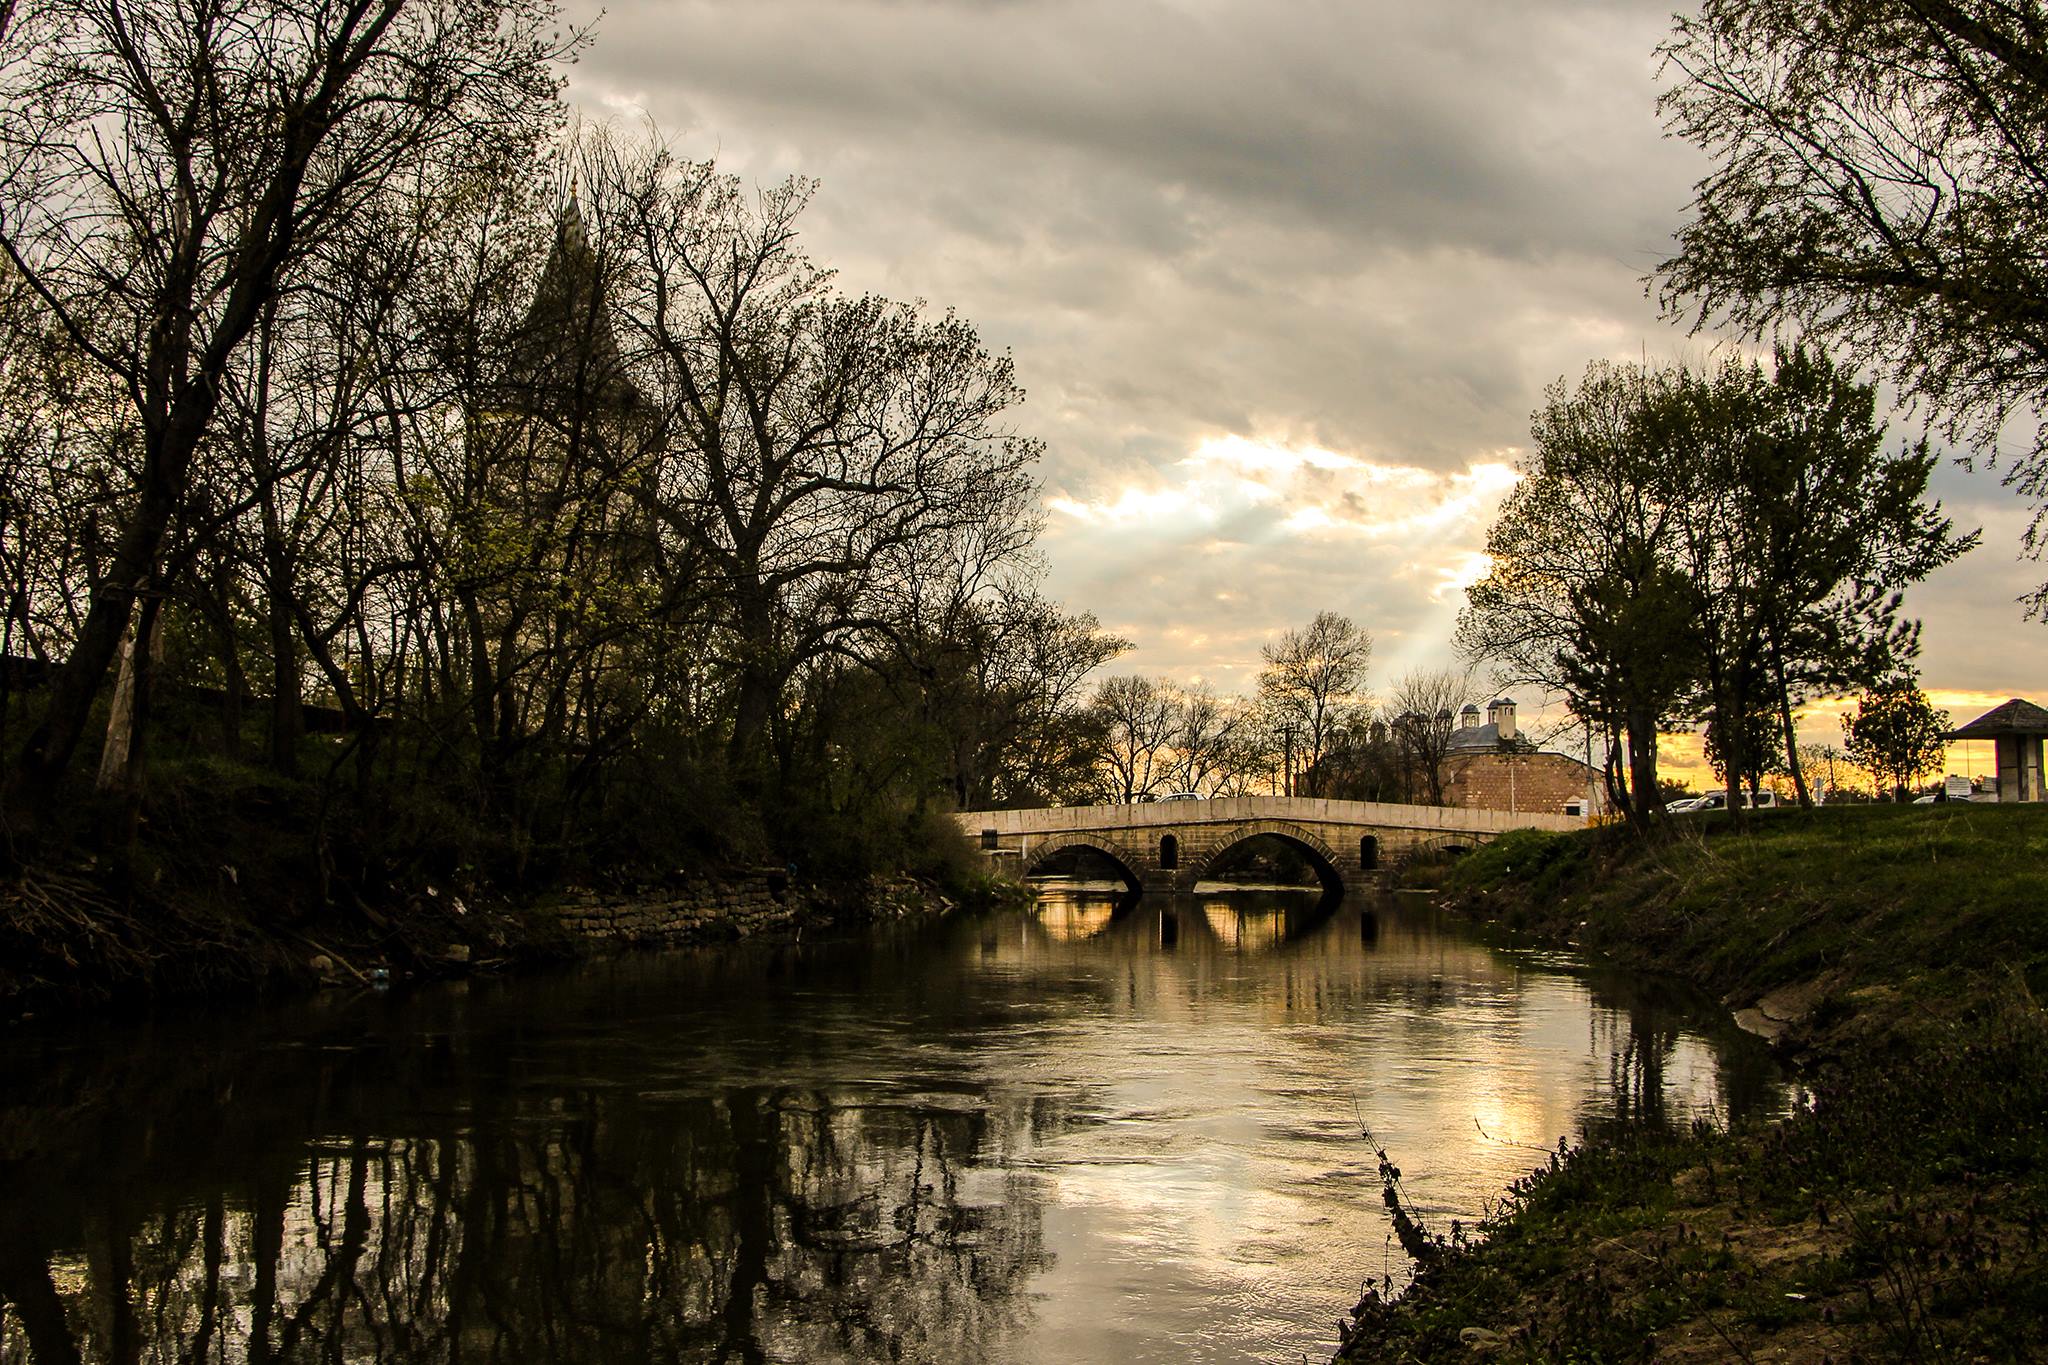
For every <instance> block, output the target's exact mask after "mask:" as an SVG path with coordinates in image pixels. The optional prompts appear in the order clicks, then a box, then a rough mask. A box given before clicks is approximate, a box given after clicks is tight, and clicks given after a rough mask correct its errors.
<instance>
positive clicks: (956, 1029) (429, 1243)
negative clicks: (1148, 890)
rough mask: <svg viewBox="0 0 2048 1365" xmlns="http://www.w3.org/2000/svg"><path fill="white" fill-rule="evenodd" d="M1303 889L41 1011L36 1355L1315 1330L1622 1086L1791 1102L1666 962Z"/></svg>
mask: <svg viewBox="0 0 2048 1365" xmlns="http://www.w3.org/2000/svg"><path fill="white" fill-rule="evenodd" d="M1311 900H1312V898H1305V897H1303V896H1300V895H1296V894H1287V893H1274V892H1235V893H1231V894H1228V895H1221V896H1211V897H1201V898H1194V899H1182V900H1180V901H1177V902H1174V901H1167V902H1159V903H1154V902H1152V901H1145V902H1142V903H1140V904H1138V905H1136V906H1134V907H1127V908H1125V909H1122V910H1118V909H1117V908H1116V907H1115V905H1114V902H1112V901H1111V900H1110V899H1109V898H1108V897H1107V896H1106V895H1103V894H1100V893H1097V892H1093V891H1090V890H1088V889H1086V888H1078V887H1077V888H1071V889H1068V890H1065V891H1052V892H1048V893H1047V895H1046V896H1045V898H1044V899H1043V901H1042V904H1041V906H1040V908H1039V910H1038V911H1036V912H1034V913H1031V914H1015V915H1006V916H999V917H991V918H986V919H980V920H959V921H956V922H953V923H949V924H944V925H939V926H928V927H925V928H922V929H909V930H904V931H902V932H900V933H894V934H889V935H885V936H883V937H881V938H878V939H865V940H861V941H858V942H837V943H824V944H804V945H801V946H779V947H771V946H763V947H735V948H728V949H718V950H706V951H703V952H697V953H687V954H672V955H666V956H644V957H634V958H627V959H621V960H618V961H614V962H610V963H603V964H598V965H594V966H587V967H583V968H579V969H576V970H574V971H570V972H565V973H562V974H559V975H553V976H547V977H542V978H527V979H523V980H518V981H512V982H493V983H478V984H473V985H470V986H468V987H467V988H462V987H455V988H439V989H434V990H428V991H422V992H418V993H415V994H412V995H409V996H403V997H395V996H382V995H361V996H356V997H354V998H350V999H326V1000H322V1001H320V1002H317V1003H314V1004H311V1005H306V1006H301V1007H295V1008H292V1009H284V1010H275V1011H266V1012H248V1013H235V1014H234V1015H233V1016H232V1017H227V1016H224V1015H221V1014H215V1015H212V1016H206V1017H200V1018H186V1019H183V1020H180V1021H178V1022H174V1023H159V1024H156V1025H153V1026H148V1027H144V1028H136V1027H133V1026H130V1027H127V1028H123V1029H112V1028H109V1029H104V1030H87V1031H84V1032H79V1031H75V1030H73V1031H69V1032H66V1033H62V1034H50V1035H45V1034H27V1033H24V1032H23V1031H22V1030H20V1029H17V1030H15V1031H14V1032H13V1033H12V1034H10V1035H4V1036H0V1300H4V1307H0V1365H17V1363H19V1362H29V1361H33V1362H36V1363H37V1365H55V1363H56V1362H70V1361H77V1360H85V1361H94V1362H98V1361H122V1362H126V1361H151V1362H154V1361H166V1362H168V1361H216V1360H220V1361H230V1360H231V1361H241V1360H252V1361H313V1360H322V1361H450V1362H453V1361H473V1362H499V1361H503V1362H515V1361H516V1362H540V1361H568V1362H600V1361H602V1362H625V1361H639V1360H687V1361H699V1360H704V1361H710V1360H731V1361H806V1362H809V1361H841V1360H849V1361H851V1360H858V1361H867V1360H909V1361H945V1362H966V1361H1003V1362H1010V1361H1016V1362H1039V1361H1042V1362H1068V1361H1080V1362H1087V1361H1108V1362H1119V1365H1122V1363H1124V1362H1137V1361H1155V1360H1156V1361H1168V1360H1171V1361H1247V1360H1269V1361H1290V1362H1291V1361H1297V1360H1299V1359H1300V1358H1301V1355H1302V1354H1303V1353H1307V1354H1308V1355H1310V1356H1311V1357H1312V1358H1318V1359H1319V1358H1322V1357H1323V1356H1324V1355H1326V1354H1327V1350H1328V1348H1329V1346H1330V1345H1331V1343H1332V1342H1333V1340H1334V1332H1333V1330H1332V1323H1333V1322H1334V1320H1335V1319H1336V1318H1337V1317H1338V1316H1339V1315H1341V1314H1342V1313H1343V1312H1344V1311H1345V1310H1346V1309H1347V1308H1348V1307H1349V1306H1350V1304H1351V1302H1352V1301H1353V1300H1354V1299H1355V1298H1356V1297H1357V1294H1358V1289H1359V1284H1360V1281H1361V1280H1362V1279H1364V1278H1366V1277H1369V1276H1370V1277H1377V1276H1379V1275H1380V1274H1381V1273H1383V1272H1384V1271H1386V1270H1389V1269H1391V1270H1392V1273H1393V1274H1394V1276H1395V1278H1396V1281H1397V1283H1398V1282H1400V1281H1402V1280H1404V1279H1405V1273H1406V1272H1405V1268H1404V1267H1403V1265H1402V1263H1401V1261H1400V1257H1399V1253H1398V1252H1397V1251H1392V1250H1390V1249H1389V1247H1388V1245H1387V1222H1386V1216H1385V1210H1384V1209H1383V1208H1382V1206H1381V1202H1380V1194H1379V1188H1378V1184H1377V1180H1376V1177H1375V1174H1374V1171H1375V1166H1374V1161H1373V1157H1372V1154H1371V1152H1370V1151H1369V1150H1368V1148H1367V1147H1366V1145H1365V1144H1364V1143H1363V1142H1362V1141H1361V1140H1360V1138H1359V1136H1358V1125H1357V1118H1356V1117H1355V1114H1356V1115H1358V1116H1363V1117H1364V1119H1365V1120H1366V1121H1367V1122H1369V1123H1370V1124H1371V1125H1372V1127H1373V1129H1374V1131H1375V1133H1376V1134H1377V1135H1378V1136H1379V1137H1380V1138H1381V1139H1382V1141H1384V1142H1385V1143H1387V1144H1388V1146H1389V1147H1390V1148H1391V1149H1392V1151H1393V1153H1394V1155H1395V1157H1396V1159H1397V1160H1399V1161H1400V1162H1401V1164H1402V1166H1403V1167H1404V1170H1405V1173H1406V1184H1407V1186H1408V1189H1409V1192H1410V1194H1411V1195H1412V1196H1414V1197H1415V1198H1417V1199H1418V1200H1420V1201H1421V1202H1422V1203H1423V1205H1424V1206H1425V1207H1426V1208H1429V1209H1432V1210H1436V1211H1438V1213H1439V1216H1440V1217H1441V1218H1442V1219H1445V1220H1448V1219H1449V1218H1450V1217H1453V1216H1458V1217H1465V1218H1470V1217H1472V1216H1474V1215H1476V1214H1477V1213H1478V1212H1480V1210H1481V1208H1482V1206H1483V1204H1484V1203H1485V1202H1486V1201H1488V1200H1490V1199H1492V1198H1494V1197H1495V1196H1497V1195H1498V1194H1499V1192H1500V1190H1501V1188H1502V1187H1503V1186H1504V1185H1505V1184H1506V1182H1507V1181H1509V1180H1510V1179H1512V1178H1514V1177H1515V1176H1517V1175H1519V1174H1521V1173H1523V1172H1525V1171H1526V1170H1527V1169H1528V1168H1529V1167H1530V1166H1532V1165H1535V1164H1538V1163H1540V1161H1541V1160H1542V1157H1541V1154H1540V1152H1539V1151H1538V1150H1537V1149H1540V1148H1547V1147H1551V1146H1554V1145H1555V1143H1556V1141H1557V1139H1558V1137H1559V1136H1560V1135H1563V1134H1576V1133H1577V1132H1579V1131H1581V1130H1582V1129H1583V1128H1584V1127H1585V1126H1586V1125H1588V1124H1594V1123H1601V1122H1605V1121H1608V1120H1611V1119H1615V1118H1617V1117H1619V1118H1623V1119H1627V1120H1644V1121H1653V1122H1655V1121H1682V1120H1684V1119H1687V1118H1689V1117H1691V1116H1693V1115H1696V1114H1700V1113H1706V1112H1712V1113H1717V1114H1726V1113H1729V1112H1740V1111H1742V1110H1744V1109H1746V1108H1754V1107H1759V1106H1772V1105H1776V1104H1778V1103H1780V1102H1781V1092H1780V1089H1779V1087H1778V1085H1777V1083H1776V1081H1775V1080H1774V1079H1773V1078H1772V1074H1771V1072H1770V1070H1769V1068H1768V1066H1767V1064H1766V1063H1765V1061H1764V1059H1763V1057H1762V1055H1761V1053H1760V1051H1759V1049H1757V1048H1756V1047H1755V1046H1753V1045H1752V1044H1751V1042H1750V1040H1747V1039H1745V1038H1742V1037H1740V1036H1739V1035H1734V1034H1732V1033H1731V1032H1730V1031H1728V1030H1726V1029H1725V1028H1723V1027H1721V1026H1719V1025H1714V1024H1712V1023H1711V1022H1710V1021H1711V1013H1710V1012H1703V1011H1702V1010H1701V1009H1700V1008H1699V1006H1698V1004H1697V1002H1687V1001H1680V1000H1678V999H1675V998H1673V996H1672V993H1671V992H1670V991H1669V990H1668V989H1667V988H1664V987H1660V986H1657V985H1654V984H1646V983H1642V982H1633V981H1630V980H1628V979H1627V978H1610V977H1608V976H1604V975H1599V974H1587V973H1583V972H1573V971H1569V970H1566V969H1567V968H1569V966H1570V964H1569V963H1565V962H1559V961H1551V960H1544V959H1536V958H1530V957H1526V956H1517V955H1511V954H1505V953H1502V952H1499V951H1496V950H1493V949H1489V948H1485V947H1482V946H1479V945H1478V944H1476V943H1474V942H1472V941H1471V940H1470V939H1469V938H1468V937H1466V936H1465V935H1463V934H1462V933H1461V932H1459V931H1457V930H1455V929H1451V928H1447V927H1445V926H1443V925H1441V924H1440V923H1438V921H1437V920H1436V919H1435V918H1434V917H1433V916H1432V915H1431V914H1430V913H1429V912H1427V911H1424V910H1403V909H1399V908H1395V907H1391V906H1379V907H1375V908H1374V909H1372V910H1370V911H1361V910H1360V909H1359V908H1357V907H1356V906H1355V905H1346V906H1343V907H1339V908H1338V909H1336V910H1335V911H1332V912H1327V913H1317V912H1316V911H1314V910H1313V909H1311V908H1310V901H1311Z"/></svg>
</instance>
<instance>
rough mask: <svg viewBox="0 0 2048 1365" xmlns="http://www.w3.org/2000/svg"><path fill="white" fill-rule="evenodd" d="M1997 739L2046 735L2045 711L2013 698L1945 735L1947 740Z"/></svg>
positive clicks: (2047, 718) (2046, 717) (2046, 719)
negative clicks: (1999, 737) (2009, 736)
mask: <svg viewBox="0 0 2048 1365" xmlns="http://www.w3.org/2000/svg"><path fill="white" fill-rule="evenodd" d="M1999 735H2048V707H2040V706H2036V705H2034V703H2032V702H2030V701H2026V700H2024V699H2023V698H2020V697H2014V698H2013V699H2012V700H2011V701H2009V702H2004V703H2002V704H2000V705H1998V706H1994V707H1992V708H1991V709H1990V710H1989V711H1986V712H1985V713H1984V714H1983V715H1981V716H1979V717H1977V719H1975V720H1973V721H1971V722H1970V723H1969V724H1968V725H1965V726H1963V727H1962V728H1961V729H1957V730H1951V731H1949V732H1948V736H1947V737H1948V738H1949V739H1992V738H1995V737H1997V736H1999Z"/></svg>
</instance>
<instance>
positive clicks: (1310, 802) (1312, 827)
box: [953, 796, 1585, 891]
mask: <svg viewBox="0 0 2048 1365" xmlns="http://www.w3.org/2000/svg"><path fill="white" fill-rule="evenodd" d="M953 818H954V819H956V820H958V821H959V822H960V828H961V829H963V830H965V831H966V832H967V835H968V837H970V838H972V839H975V840H977V841H978V842H979V844H980V846H981V848H982V849H983V851H984V852H986V853H987V854H988V855H989V856H990V857H991V858H993V859H996V860H997V861H998V862H999V863H1001V864H1003V865H1005V866H1007V867H1008V868H1009V869H1010V870H1011V871H1012V872H1013V873H1014V874H1015V875H1018V876H1029V875H1030V874H1031V873H1032V871H1033V870H1034V869H1035V868H1037V867H1039V866H1040V865H1042V864H1043V863H1045V862H1046V861H1047V860H1049V859H1051V858H1053V857H1055V856H1057V855H1059V854H1062V853H1068V852H1074V851H1078V850H1086V851H1089V852H1093V853H1097V854H1100V855H1102V856H1103V857H1106V858H1108V859H1109V860H1110V861H1111V862H1113V863H1115V864H1116V866H1117V869H1118V870H1119V871H1120V872H1121V873H1122V875H1123V877H1124V880H1125V881H1127V882H1129V883H1130V884H1131V886H1132V887H1134V888H1136V889H1138V890H1140V891H1189V890H1192V889H1193V888H1194V885H1195V883H1196V882H1198V881H1201V880H1203V879H1204V878H1205V877H1207V876H1208V874H1209V872H1210V870H1211V869H1212V868H1214V867H1216V866H1217V865H1218V864H1219V863H1221V862H1222V861H1223V859H1224V858H1225V856H1226V855H1228V854H1229V853H1230V851H1231V850H1232V849H1234V848H1236V847H1237V846H1238V845H1239V844H1242V843H1244V842H1245V841H1246V840H1248V839H1254V838H1257V837H1259V836H1261V835H1272V836H1273V837H1275V838H1278V839H1281V840H1283V841H1285V842H1287V843H1289V844H1292V845H1293V846H1294V847H1295V848H1297V849H1299V850H1300V851H1301V852H1302V853H1304V854H1305V855H1306V856H1307V858H1308V860H1309V862H1310V863H1311V864H1313V865H1314V867H1315V869H1316V875H1317V876H1318V877H1320V878H1321V879H1322V882H1323V885H1324V887H1325V888H1326V889H1327V890H1330V891H1343V890H1347V889H1350V888H1352V887H1355V886H1358V885H1360V884H1361V883H1362V882H1363V880H1364V879H1365V878H1366V876H1367V875H1368V874H1370V873H1372V872H1373V871H1374V870H1375V869H1377V868H1378V867H1380V866H1381V865H1382V864H1383V863H1384V862H1385V861H1387V860H1390V859H1394V858H1399V857H1403V856H1406V855H1409V854H1412V853H1416V852H1419V851H1423V850H1426V849H1452V850H1455V849H1465V848H1472V847H1474V846H1476V845H1479V844H1482V843H1485V842H1487V841H1488V840H1491V839H1494V838H1496V837H1498V836H1499V835H1501V834H1503V833H1505V832H1506V831H1508V830H1511V829H1545V830H1569V829H1581V828H1583V827H1584V826H1585V821H1584V820H1581V819H1579V818H1578V817H1576V816H1570V815H1547V814H1535V813H1519V814H1518V813H1514V812H1510V811H1493V810H1458V809H1453V808H1450V807H1446V806H1403V805H1392V804H1387V803H1382V802H1371V801H1325V800H1322V799H1320V798H1316V797H1301V796H1230V797H1218V798H1216V799H1214V800H1206V801H1146V802H1137V803H1132V804H1130V805H1113V806H1056V807H1051V808H1047V809H1041V810H988V811H962V812H961V813H960V814H958V815H956V816H954V817H953Z"/></svg>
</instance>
